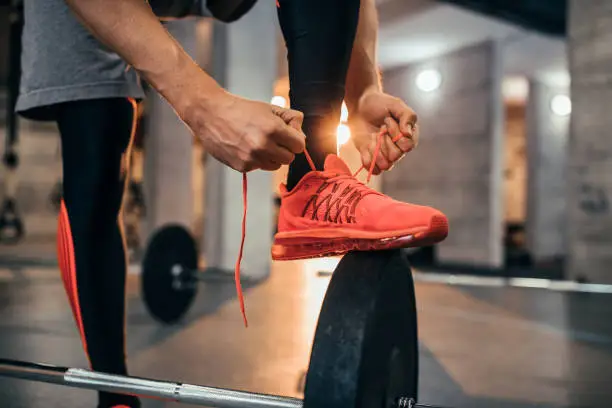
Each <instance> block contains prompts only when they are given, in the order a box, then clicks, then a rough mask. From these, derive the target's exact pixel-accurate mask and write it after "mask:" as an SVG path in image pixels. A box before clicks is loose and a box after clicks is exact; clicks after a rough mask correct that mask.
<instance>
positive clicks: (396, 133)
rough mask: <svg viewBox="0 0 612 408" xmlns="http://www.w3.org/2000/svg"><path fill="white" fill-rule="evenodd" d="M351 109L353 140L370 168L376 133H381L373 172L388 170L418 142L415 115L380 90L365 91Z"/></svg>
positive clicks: (396, 99)
mask: <svg viewBox="0 0 612 408" xmlns="http://www.w3.org/2000/svg"><path fill="white" fill-rule="evenodd" d="M356 108H357V109H356V112H351V116H350V120H349V124H350V126H351V130H352V133H353V142H354V143H355V146H356V147H357V149H358V150H359V153H360V154H361V161H362V163H363V165H364V166H365V168H366V169H369V168H370V165H371V163H372V159H373V157H374V150H375V147H376V142H377V140H378V137H379V134H380V132H381V131H382V132H385V136H384V137H383V140H382V143H381V146H380V152H379V154H378V156H377V158H376V165H375V166H374V171H373V174H380V173H381V172H383V171H385V170H389V169H390V168H391V167H392V166H393V165H394V164H395V163H396V162H397V161H398V160H400V159H401V158H402V157H403V156H404V155H405V154H406V153H408V152H410V151H411V150H412V149H414V148H415V147H416V146H417V144H418V141H419V129H418V125H417V115H416V113H415V112H414V111H413V110H412V109H411V108H410V107H409V106H408V105H406V103H405V102H404V101H402V100H401V99H399V98H396V97H394V96H391V95H388V94H386V93H384V92H381V91H369V92H366V93H365V94H364V95H363V96H362V97H361V98H360V99H359V103H358V104H357V107H356Z"/></svg>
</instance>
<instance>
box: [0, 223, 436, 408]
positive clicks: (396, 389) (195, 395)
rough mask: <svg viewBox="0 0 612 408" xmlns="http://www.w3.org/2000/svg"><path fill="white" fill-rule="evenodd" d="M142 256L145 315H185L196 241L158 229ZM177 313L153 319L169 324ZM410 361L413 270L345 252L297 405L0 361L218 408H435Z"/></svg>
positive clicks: (37, 374)
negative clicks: (167, 307)
mask: <svg viewBox="0 0 612 408" xmlns="http://www.w3.org/2000/svg"><path fill="white" fill-rule="evenodd" d="M145 258H146V259H145V262H144V269H143V288H145V296H153V295H155V294H157V295H160V296H162V297H161V298H160V299H157V300H155V301H154V303H153V305H155V306H153V307H151V306H152V305H149V308H150V310H153V311H155V312H156V313H162V308H161V306H162V305H163V304H164V300H168V299H169V298H168V297H167V296H176V298H175V299H174V300H172V297H170V299H171V300H170V302H178V303H177V304H180V305H183V308H184V305H185V304H189V303H190V302H191V301H192V300H193V296H195V289H194V288H195V285H187V286H182V285H185V280H184V279H179V280H176V277H177V276H179V277H180V276H193V274H194V273H195V272H196V271H197V270H196V269H195V268H196V267H197V251H196V250H195V243H194V240H193V238H191V235H190V234H189V233H188V232H187V231H186V230H185V229H184V228H183V227H179V226H169V227H166V228H163V229H162V230H160V231H158V233H157V234H155V237H153V239H152V240H151V243H150V245H149V247H148V249H147V256H146V257H145ZM156 262H157V263H156ZM149 273H151V274H150V275H147V274H149ZM184 274H185V275H184ZM148 285H151V287H149V290H148V291H147V289H146V288H147V286H148ZM155 285H159V286H160V287H157V288H155ZM151 288H154V290H151ZM173 293H174V295H173ZM149 300H152V299H149ZM179 309H180V308H175V310H174V311H173V312H172V313H169V314H167V315H163V314H162V315H161V317H162V318H165V319H166V320H168V318H170V317H173V316H176V314H177V313H176V311H177V310H179ZM158 317H160V316H158ZM418 361H419V354H418V335H417V312H416V299H415V293H414V283H413V280H412V274H411V269H410V265H409V264H408V261H407V259H406V257H405V256H404V255H403V254H402V252H401V251H400V250H392V251H373V252H351V253H349V254H347V255H345V256H344V257H343V259H342V260H341V261H340V263H339V264H338V266H337V268H336V270H335V271H334V273H333V274H332V277H331V279H330V282H329V286H328V288H327V292H326V294H325V299H324V300H323V305H322V307H321V312H320V314H319V319H318V323H317V327H316V330H315V336H314V341H313V346H312V351H311V354H310V364H309V368H308V371H307V373H306V382H305V387H304V399H303V400H300V399H295V398H288V397H280V396H274V395H265V394H255V393H250V392H245V391H236V390H228V389H221V388H211V387H205V386H197V385H191V384H183V383H178V382H169V381H160V380H153V379H146V378H136V377H128V376H119V375H111V374H105V373H99V372H95V371H89V370H83V369H78V368H67V367H54V366H49V365H42V364H36V363H30V362H22V361H15V360H1V359H0V376H6V377H12V378H21V379H26V380H34V381H42V382H49V383H54V384H61V385H65V386H70V387H78V388H87V389H92V390H98V391H107V392H114V393H121V394H129V395H138V396H142V397H149V398H157V399H164V400H167V401H176V402H184V403H191V404H196V405H203V406H210V407H220V408H233V407H236V408H238V407H240V408H250V407H253V408H267V407H269V408H302V407H303V408H350V407H354V408H408V407H434V406H433V405H426V404H420V403H417V389H418V368H419V367H418Z"/></svg>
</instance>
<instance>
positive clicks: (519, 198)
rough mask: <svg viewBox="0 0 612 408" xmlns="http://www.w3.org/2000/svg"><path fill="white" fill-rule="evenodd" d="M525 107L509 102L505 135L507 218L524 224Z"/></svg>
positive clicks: (525, 193)
mask: <svg viewBox="0 0 612 408" xmlns="http://www.w3.org/2000/svg"><path fill="white" fill-rule="evenodd" d="M526 143H527V140H526V137H525V106H524V105H523V104H508V103H506V123H505V134H504V220H505V222H507V223H524V222H525V216H526V211H527V208H526V207H527V205H526V195H527V159H526V150H527V146H526Z"/></svg>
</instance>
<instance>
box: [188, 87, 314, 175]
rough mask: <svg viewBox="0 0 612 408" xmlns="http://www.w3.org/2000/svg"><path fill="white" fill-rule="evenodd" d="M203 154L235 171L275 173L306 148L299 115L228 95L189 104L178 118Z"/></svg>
mask: <svg viewBox="0 0 612 408" xmlns="http://www.w3.org/2000/svg"><path fill="white" fill-rule="evenodd" d="M181 116H182V119H183V120H184V121H185V123H186V124H187V125H188V126H189V127H190V128H191V130H192V132H193V133H194V135H195V136H196V137H197V138H198V139H200V140H201V142H202V144H203V145H204V148H205V149H206V151H207V152H208V153H210V154H212V155H213V156H214V157H215V158H216V159H217V160H219V161H221V162H222V163H225V164H226V165H228V166H230V167H231V168H233V169H234V170H237V171H240V172H247V171H251V170H256V169H262V170H276V169H278V168H279V167H280V166H282V165H283V164H289V163H291V162H292V161H293V159H294V157H295V155H296V154H298V153H302V152H303V151H304V148H305V143H306V136H305V135H304V133H302V119H303V115H302V113H301V112H298V111H295V110H291V109H284V108H280V107H277V106H274V105H270V104H267V103H263V102H257V101H251V100H248V99H244V98H240V97H238V96H236V95H232V94H230V93H227V92H223V93H221V94H219V95H218V96H216V97H215V98H214V99H213V100H212V101H211V100H210V99H209V98H203V99H202V100H201V101H198V100H196V101H192V103H191V104H190V107H189V108H188V109H186V111H185V112H184V113H183V114H182V115H181Z"/></svg>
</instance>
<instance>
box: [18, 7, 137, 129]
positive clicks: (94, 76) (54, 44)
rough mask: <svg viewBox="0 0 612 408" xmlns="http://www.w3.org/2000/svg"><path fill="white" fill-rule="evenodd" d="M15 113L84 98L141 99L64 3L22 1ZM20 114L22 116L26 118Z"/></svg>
mask: <svg viewBox="0 0 612 408" xmlns="http://www.w3.org/2000/svg"><path fill="white" fill-rule="evenodd" d="M24 17H25V26H24V30H23V37H22V41H23V51H22V55H21V64H22V68H21V69H22V73H21V85H20V92H19V98H18V100H17V107H16V110H17V111H18V112H22V113H23V112H26V111H28V112H27V113H29V116H32V117H36V116H37V113H36V111H37V110H36V109H35V108H42V107H48V106H51V105H54V104H58V103H62V102H68V101H78V100H84V99H100V98H113V97H132V98H142V97H143V96H144V93H143V90H142V87H141V86H140V82H139V78H138V75H137V74H136V72H135V71H134V70H133V69H129V67H128V66H127V64H126V63H125V62H124V61H123V60H122V59H121V57H119V56H118V55H117V54H115V53H114V52H112V51H110V50H109V49H108V48H107V47H105V46H104V45H103V44H101V43H100V42H99V41H98V40H97V39H96V38H94V37H93V35H92V34H90V33H89V31H87V29H86V28H85V27H84V26H82V25H81V23H80V22H79V21H78V19H77V18H76V16H75V15H74V14H73V13H72V11H71V10H70V9H69V8H68V6H67V5H66V3H65V1H64V0H25V2H24ZM26 116H28V115H27V114H26Z"/></svg>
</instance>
